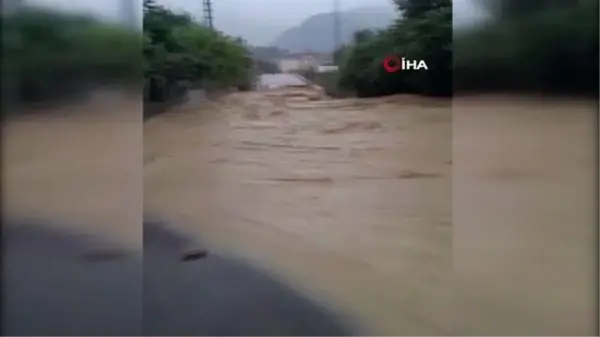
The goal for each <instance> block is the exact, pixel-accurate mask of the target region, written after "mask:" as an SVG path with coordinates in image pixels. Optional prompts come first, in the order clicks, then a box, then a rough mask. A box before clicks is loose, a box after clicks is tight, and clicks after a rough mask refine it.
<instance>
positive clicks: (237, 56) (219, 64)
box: [144, 0, 252, 101]
mask: <svg viewBox="0 0 600 337" xmlns="http://www.w3.org/2000/svg"><path fill="white" fill-rule="evenodd" d="M144 57H145V60H146V62H145V69H144V75H145V79H146V82H145V83H146V91H145V93H146V99H147V100H149V101H168V100H170V99H172V98H174V97H176V96H178V95H181V94H182V93H184V92H185V90H186V89H187V88H188V87H189V86H190V85H194V86H203V87H205V88H208V87H210V88H223V87H229V86H238V87H248V85H249V83H248V82H249V81H250V80H251V78H250V76H251V73H250V70H251V68H252V67H251V66H252V59H251V57H250V54H249V51H248V49H247V47H246V46H245V44H244V42H243V41H242V40H240V39H234V38H231V37H229V36H226V35H224V34H221V33H220V32H218V31H214V30H211V29H208V28H206V27H203V26H201V25H199V24H196V23H194V22H193V21H192V19H191V17H190V16H189V15H186V14H177V13H173V12H171V11H170V10H167V9H165V8H164V7H162V6H159V5H157V4H155V3H154V1H152V0H145V1H144Z"/></svg>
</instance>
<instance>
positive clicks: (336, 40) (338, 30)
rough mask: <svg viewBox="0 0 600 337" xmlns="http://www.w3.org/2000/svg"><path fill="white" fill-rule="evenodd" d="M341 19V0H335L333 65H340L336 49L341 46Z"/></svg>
mask: <svg viewBox="0 0 600 337" xmlns="http://www.w3.org/2000/svg"><path fill="white" fill-rule="evenodd" d="M341 31H342V27H341V21H340V0H333V51H332V54H331V56H332V59H333V65H336V66H337V65H338V60H337V57H336V53H335V52H336V51H337V49H338V48H339V47H340V46H341V44H340V39H341V35H342V33H341Z"/></svg>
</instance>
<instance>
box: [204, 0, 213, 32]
mask: <svg viewBox="0 0 600 337" xmlns="http://www.w3.org/2000/svg"><path fill="white" fill-rule="evenodd" d="M202 10H203V14H204V15H203V19H204V24H205V25H207V26H208V28H210V29H214V28H215V27H214V25H213V7H212V0H202Z"/></svg>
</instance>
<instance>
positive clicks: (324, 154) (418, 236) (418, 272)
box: [144, 88, 452, 335]
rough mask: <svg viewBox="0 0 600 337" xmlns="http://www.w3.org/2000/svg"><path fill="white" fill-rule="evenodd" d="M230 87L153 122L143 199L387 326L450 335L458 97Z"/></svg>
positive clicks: (323, 298) (371, 323) (374, 326)
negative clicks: (368, 96) (320, 95)
mask: <svg viewBox="0 0 600 337" xmlns="http://www.w3.org/2000/svg"><path fill="white" fill-rule="evenodd" d="M315 98H316V97H315V95H314V92H312V91H308V92H307V91H306V90H303V89H298V88H296V89H277V90H271V91H259V92H248V93H235V94H232V95H229V96H227V97H224V98H222V99H221V100H219V101H217V102H213V103H209V104H205V105H188V106H184V107H181V108H178V109H177V110H176V111H173V112H171V113H169V114H166V115H163V116H159V117H156V118H154V119H152V120H150V121H149V122H147V123H146V124H145V127H144V207H145V210H146V212H147V213H148V214H149V215H150V216H159V217H161V218H164V219H168V220H169V221H170V222H171V223H175V224H178V226H180V229H182V230H184V231H186V232H187V233H188V234H191V235H197V236H199V237H202V238H203V239H204V241H207V242H208V243H209V244H211V245H212V246H214V249H217V250H218V249H226V250H228V251H231V250H233V251H235V252H236V253H238V254H240V255H243V256H245V257H246V258H248V259H251V260H253V261H254V262H257V263H259V264H261V265H262V266H263V267H265V268H268V269H269V270H270V271H271V272H273V273H274V274H275V275H277V276H278V277H280V278H282V279H284V280H285V281H286V282H287V283H289V284H292V285H293V286H294V287H295V288H297V289H298V290H300V291H301V292H303V293H304V294H307V295H309V296H311V297H313V298H315V299H317V300H319V301H320V302H322V303H323V304H326V305H329V306H332V307H336V308H338V309H340V310H342V311H345V312H348V313H349V314H351V315H354V316H355V317H357V318H358V320H360V321H361V323H364V324H365V325H366V326H367V327H368V329H369V331H371V332H373V333H380V334H413V335H414V334H419V335H423V334H424V335H439V334H448V333H449V331H450V328H451V326H450V321H449V319H450V315H449V305H450V304H451V303H450V299H451V298H450V290H451V289H450V286H451V284H450V276H451V267H452V266H451V261H452V260H451V259H452V254H451V253H452V252H451V249H452V242H451V239H452V237H451V234H452V227H451V199H450V197H451V189H450V187H451V159H452V158H451V155H452V153H451V140H452V135H451V128H452V116H451V110H450V107H451V106H450V102H449V101H435V100H423V99H417V98H412V97H400V96H399V97H391V98H387V99H373V100H358V99H347V100H328V99H325V100H314V99H315Z"/></svg>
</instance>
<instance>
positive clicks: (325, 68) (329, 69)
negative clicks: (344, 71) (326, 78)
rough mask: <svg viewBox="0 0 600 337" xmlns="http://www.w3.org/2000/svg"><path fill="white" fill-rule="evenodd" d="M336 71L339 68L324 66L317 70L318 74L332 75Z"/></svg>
mask: <svg viewBox="0 0 600 337" xmlns="http://www.w3.org/2000/svg"><path fill="white" fill-rule="evenodd" d="M335 71H338V66H333V65H324V66H319V67H318V68H317V72H318V73H331V72H335Z"/></svg>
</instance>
